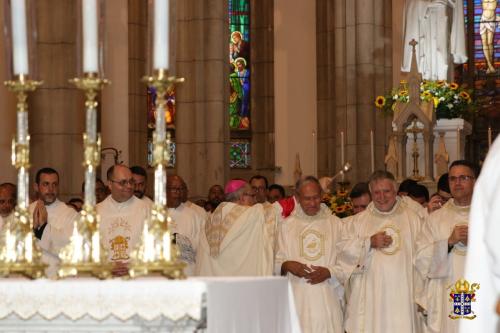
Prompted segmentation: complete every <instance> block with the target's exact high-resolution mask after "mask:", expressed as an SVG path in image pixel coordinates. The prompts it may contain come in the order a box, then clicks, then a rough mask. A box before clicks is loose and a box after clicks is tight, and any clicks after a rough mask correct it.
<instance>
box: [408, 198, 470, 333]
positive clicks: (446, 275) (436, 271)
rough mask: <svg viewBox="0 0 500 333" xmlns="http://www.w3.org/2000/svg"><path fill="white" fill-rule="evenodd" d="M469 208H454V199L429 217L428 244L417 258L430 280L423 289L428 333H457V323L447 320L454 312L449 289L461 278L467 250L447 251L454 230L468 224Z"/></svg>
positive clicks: (458, 246)
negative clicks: (424, 291) (425, 297)
mask: <svg viewBox="0 0 500 333" xmlns="http://www.w3.org/2000/svg"><path fill="white" fill-rule="evenodd" d="M469 211H470V206H465V207H461V206H457V205H456V204H455V202H454V200H453V199H450V200H448V202H447V203H446V204H445V205H444V206H443V207H442V208H441V209H438V210H436V211H434V212H433V213H432V214H431V215H430V217H429V228H430V230H431V232H430V235H431V237H432V238H431V239H432V240H431V242H428V244H427V246H425V247H424V248H422V250H421V251H419V254H418V261H417V263H418V268H419V269H420V270H422V273H423V274H425V275H426V276H427V277H428V278H429V279H428V281H427V287H426V289H427V290H426V295H427V299H426V303H427V304H425V306H424V308H425V309H426V310H427V314H428V315H427V329H428V331H429V332H433V333H438V332H443V333H447V332H450V333H451V332H458V324H459V321H458V320H452V319H450V318H448V314H449V313H450V312H451V311H452V310H453V305H452V304H453V303H452V302H450V296H449V294H450V292H451V290H450V289H448V287H450V286H454V285H455V282H456V281H457V280H458V279H461V278H463V277H464V273H465V272H464V270H465V256H466V254H467V246H466V245H465V244H462V243H460V242H459V243H457V244H455V245H454V246H453V248H452V249H451V250H450V251H448V238H449V237H450V235H451V233H452V232H453V229H454V228H455V226H458V225H468V224H469Z"/></svg>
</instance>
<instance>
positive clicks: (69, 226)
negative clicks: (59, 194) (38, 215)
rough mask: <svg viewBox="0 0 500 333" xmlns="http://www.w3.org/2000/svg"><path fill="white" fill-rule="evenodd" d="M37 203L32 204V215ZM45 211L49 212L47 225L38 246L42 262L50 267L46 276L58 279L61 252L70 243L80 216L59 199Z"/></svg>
mask: <svg viewBox="0 0 500 333" xmlns="http://www.w3.org/2000/svg"><path fill="white" fill-rule="evenodd" d="M37 203H38V202H37V201H35V202H32V203H31V204H30V206H29V212H30V214H33V212H34V210H35V207H36V204H37ZM45 209H46V210H47V225H46V226H45V229H44V230H43V234H42V239H41V240H40V241H39V242H38V244H39V245H40V248H41V249H42V261H43V262H44V263H46V264H47V265H48V267H47V269H46V270H45V274H46V275H47V277H49V278H53V277H56V274H57V269H58V267H57V266H58V264H59V262H60V260H59V251H60V250H61V249H62V248H63V247H64V246H65V245H66V244H68V243H69V240H70V237H71V233H72V232H73V224H74V222H75V221H77V220H78V218H79V214H78V213H77V212H76V211H75V210H74V209H73V208H71V207H68V205H66V204H65V203H64V202H62V201H60V200H59V199H56V200H55V201H54V202H53V203H52V204H50V205H45Z"/></svg>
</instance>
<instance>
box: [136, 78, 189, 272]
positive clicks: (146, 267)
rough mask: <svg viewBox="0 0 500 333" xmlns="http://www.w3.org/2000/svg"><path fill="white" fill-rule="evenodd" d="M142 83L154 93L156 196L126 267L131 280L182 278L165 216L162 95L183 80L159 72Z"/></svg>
mask: <svg viewBox="0 0 500 333" xmlns="http://www.w3.org/2000/svg"><path fill="white" fill-rule="evenodd" d="M143 81H144V82H146V84H147V85H148V86H149V87H152V88H154V89H155V90H156V128H155V131H154V133H153V167H154V168H155V173H154V178H155V196H154V204H153V206H152V208H151V217H150V219H149V220H148V221H145V222H144V228H143V231H142V236H141V240H140V243H139V245H138V247H137V249H135V250H134V251H133V252H132V256H131V257H132V260H131V265H130V268H129V274H130V276H131V277H136V276H140V275H147V274H161V275H163V276H166V277H168V278H173V279H178V278H183V277H184V267H185V264H184V263H182V262H180V261H178V252H179V250H178V248H177V246H176V245H175V244H172V234H171V232H170V229H169V223H170V221H171V219H170V217H169V216H168V214H167V208H166V206H167V195H166V186H167V165H168V161H169V159H170V151H169V144H170V137H169V135H168V134H167V131H166V125H165V107H166V102H167V101H166V99H165V94H166V92H167V90H168V88H172V86H174V85H175V84H176V83H180V82H183V81H184V79H183V78H176V77H174V76H168V73H167V71H165V70H159V71H157V72H156V73H155V75H153V76H146V77H144V78H143Z"/></svg>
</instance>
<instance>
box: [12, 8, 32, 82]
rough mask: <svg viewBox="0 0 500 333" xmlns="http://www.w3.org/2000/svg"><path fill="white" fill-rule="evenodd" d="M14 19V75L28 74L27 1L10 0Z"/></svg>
mask: <svg viewBox="0 0 500 333" xmlns="http://www.w3.org/2000/svg"><path fill="white" fill-rule="evenodd" d="M10 5H11V7H10V9H11V12H10V14H11V19H12V57H13V62H14V75H20V74H25V75H27V74H28V38H27V37H28V36H27V34H26V31H27V27H26V1H25V0H12V1H11V2H10Z"/></svg>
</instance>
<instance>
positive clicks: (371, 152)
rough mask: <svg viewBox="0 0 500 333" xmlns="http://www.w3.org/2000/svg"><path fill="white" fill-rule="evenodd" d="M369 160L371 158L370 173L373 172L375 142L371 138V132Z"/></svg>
mask: <svg viewBox="0 0 500 333" xmlns="http://www.w3.org/2000/svg"><path fill="white" fill-rule="evenodd" d="M370 158H371V162H372V163H371V166H372V172H374V171H375V140H374V138H373V130H371V131H370Z"/></svg>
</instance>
